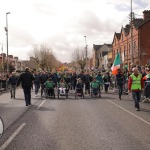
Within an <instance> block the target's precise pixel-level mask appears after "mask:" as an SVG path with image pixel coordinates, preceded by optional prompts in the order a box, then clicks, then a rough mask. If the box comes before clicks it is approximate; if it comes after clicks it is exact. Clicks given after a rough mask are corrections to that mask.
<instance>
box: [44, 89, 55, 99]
mask: <svg viewBox="0 0 150 150" xmlns="http://www.w3.org/2000/svg"><path fill="white" fill-rule="evenodd" d="M45 98H46V99H47V98H54V99H55V90H54V88H45Z"/></svg>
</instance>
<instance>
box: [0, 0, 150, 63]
mask: <svg viewBox="0 0 150 150" xmlns="http://www.w3.org/2000/svg"><path fill="white" fill-rule="evenodd" d="M0 1H1V3H0V43H3V45H4V48H3V51H4V52H5V53H6V35H5V31H4V27H5V26H6V12H11V13H10V14H9V15H8V29H9V54H12V55H14V56H19V58H20V59H23V60H25V59H29V56H28V53H29V51H30V50H31V49H32V46H33V44H35V43H39V44H40V43H46V44H47V45H49V46H50V47H51V48H52V49H53V51H54V53H55V55H56V57H57V58H58V59H59V60H60V61H62V62H66V61H68V62H69V61H71V53H72V51H73V50H74V49H75V48H77V47H80V48H83V47H84V46H85V38H84V36H86V37H87V44H88V51H89V53H91V51H92V45H93V44H103V43H112V40H113V35H114V32H115V31H116V32H120V29H121V26H125V25H126V24H127V23H129V18H128V16H129V13H130V0H3V1H2V0H0ZM144 9H150V0H133V11H134V12H135V13H136V14H137V15H139V16H136V17H143V16H142V15H143V14H142V12H143V10H144ZM140 15H141V16H140Z"/></svg>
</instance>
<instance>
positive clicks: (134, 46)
mask: <svg viewBox="0 0 150 150" xmlns="http://www.w3.org/2000/svg"><path fill="white" fill-rule="evenodd" d="M135 52H136V41H134V43H133V53H135Z"/></svg>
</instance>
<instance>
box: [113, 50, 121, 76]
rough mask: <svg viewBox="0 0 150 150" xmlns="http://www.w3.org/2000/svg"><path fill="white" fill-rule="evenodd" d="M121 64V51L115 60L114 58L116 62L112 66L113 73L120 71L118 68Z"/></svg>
mask: <svg viewBox="0 0 150 150" xmlns="http://www.w3.org/2000/svg"><path fill="white" fill-rule="evenodd" d="M120 64H121V59H120V53H117V55H116V57H115V60H114V63H113V65H112V67H111V70H112V74H113V75H116V74H117V73H118V69H119V68H120Z"/></svg>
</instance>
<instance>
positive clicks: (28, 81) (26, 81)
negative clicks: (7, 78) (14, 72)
mask: <svg viewBox="0 0 150 150" xmlns="http://www.w3.org/2000/svg"><path fill="white" fill-rule="evenodd" d="M33 80H34V76H33V74H31V73H30V72H29V68H28V67H26V68H25V72H24V73H22V74H21V75H20V77H19V81H18V85H19V84H20V83H21V84H22V88H23V91H24V96H25V103H26V106H28V105H31V87H32V83H33Z"/></svg>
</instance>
